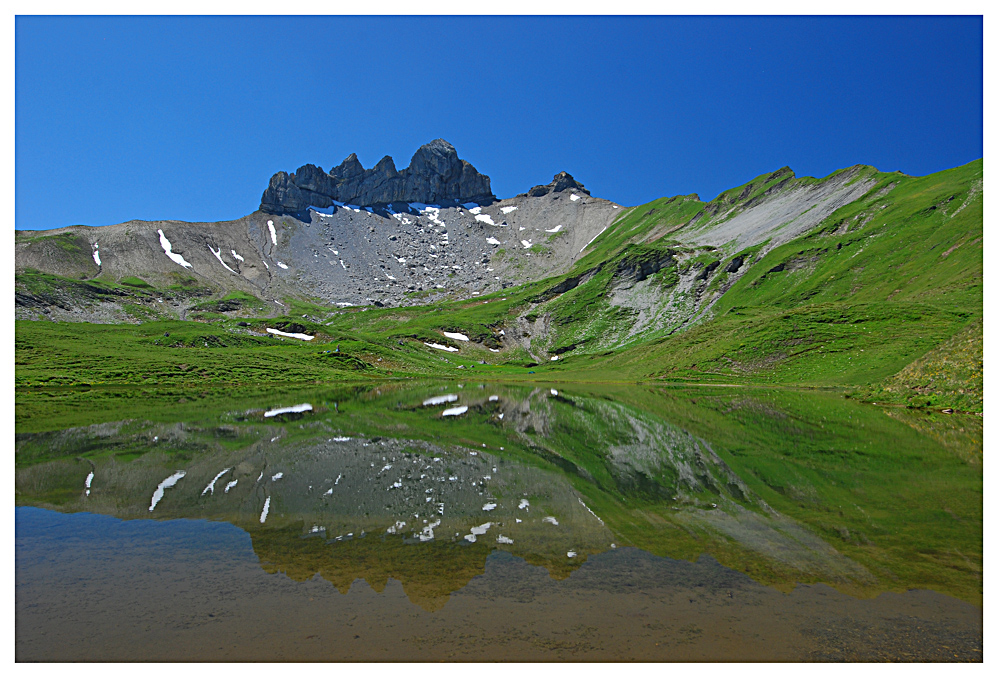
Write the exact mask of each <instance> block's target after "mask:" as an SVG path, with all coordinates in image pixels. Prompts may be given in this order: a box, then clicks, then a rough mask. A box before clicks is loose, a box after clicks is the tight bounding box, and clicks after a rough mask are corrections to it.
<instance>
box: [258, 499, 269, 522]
mask: <svg viewBox="0 0 998 678" xmlns="http://www.w3.org/2000/svg"><path fill="white" fill-rule="evenodd" d="M268 513H270V497H267V501H265V502H263V511H261V512H260V522H261V523H265V522H267V514H268Z"/></svg>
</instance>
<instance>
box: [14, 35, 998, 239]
mask: <svg viewBox="0 0 998 678" xmlns="http://www.w3.org/2000/svg"><path fill="white" fill-rule="evenodd" d="M982 30H983V22H982V19H981V18H980V17H790V18H771V17H741V18H727V17H577V18H561V17H468V18H447V17H443V18H440V17H411V18H393V17H343V18H339V17H260V18H233V17H200V18H183V17H146V18H141V17H140V18H113V17H112V18H89V17H23V16H22V17H18V18H17V19H16V21H15V31H16V45H15V50H16V56H15V59H16V61H15V70H16V74H15V78H16V93H15V101H16V110H15V125H16V134H15V140H16V175H15V176H16V186H15V198H16V228H19V229H39V228H56V227H59V226H66V225H70V224H88V225H94V226H99V225H104V224H112V223H119V222H122V221H126V220H128V219H181V220H185V221H216V220H222V219H234V218H238V217H241V216H244V215H246V214H249V213H250V212H252V211H254V210H255V209H257V207H258V206H259V204H260V196H261V194H262V193H263V190H264V189H265V188H266V186H267V183H268V181H269V179H270V176H271V175H272V174H273V173H274V172H277V171H278V170H285V171H288V172H292V171H294V170H295V169H297V168H298V167H299V166H301V165H303V164H305V163H309V162H310V163H314V164H317V165H319V166H321V167H322V168H323V169H326V170H328V169H329V168H330V167H332V166H333V165H336V164H338V163H339V162H340V161H341V160H342V159H343V158H344V157H346V156H347V155H348V154H350V153H351V152H356V153H357V155H358V156H359V157H360V160H361V162H362V163H363V164H364V166H365V167H371V166H372V165H374V163H376V162H377V161H378V160H379V159H380V158H381V157H382V156H383V155H391V156H392V157H393V158H394V159H395V163H396V166H398V167H399V169H401V168H403V167H405V166H406V165H408V163H409V159H410V158H411V157H412V154H413V152H414V151H415V150H416V149H417V148H418V147H419V146H420V145H421V144H423V143H426V142H427V141H430V140H432V139H436V138H438V137H442V138H444V139H447V140H448V141H450V142H451V143H452V144H454V146H455V147H456V148H457V151H458V154H459V155H460V156H461V157H462V158H464V159H465V160H468V161H469V162H471V163H472V164H473V165H474V166H475V167H476V168H477V169H478V170H479V171H480V172H482V173H484V174H487V175H489V176H490V177H491V179H492V190H493V192H494V193H495V194H496V195H497V196H498V197H500V198H504V197H510V196H513V195H515V194H517V193H522V192H524V191H526V190H527V189H529V188H530V187H531V186H533V185H535V184H542V183H548V182H549V181H551V177H552V176H553V175H554V174H555V173H557V172H559V171H562V170H564V171H567V172H570V173H571V174H572V175H574V176H575V178H576V179H577V180H578V181H580V182H582V183H584V184H585V185H586V187H587V188H588V189H589V190H590V191H591V192H592V194H593V195H595V196H599V197H603V198H607V199H610V200H614V201H616V202H619V203H621V204H624V205H634V204H640V203H643V202H647V201H649V200H653V199H655V198H658V197H661V196H666V195H676V194H688V193H698V194H699V195H700V197H701V198H703V199H705V200H707V199H710V198H713V197H715V196H716V195H717V194H718V193H720V192H721V191H723V190H725V189H727V188H731V187H733V186H737V185H739V184H742V183H745V182H746V181H748V180H749V179H751V178H753V177H755V176H757V175H759V174H762V173H765V172H768V171H772V170H775V169H778V168H780V167H782V166H784V165H789V166H790V167H791V168H793V169H794V171H796V172H797V174H798V176H803V175H812V176H819V177H820V176H825V175H827V174H829V173H831V172H833V171H835V170H836V169H840V168H842V167H848V166H850V165H855V164H859V163H862V164H869V165H874V166H876V167H878V168H880V169H882V170H901V171H903V172H906V173H908V174H914V175H923V174H929V173H931V172H935V171H938V170H941V169H946V168H949V167H954V166H957V165H960V164H963V163H966V162H968V161H970V160H973V159H975V158H979V157H981V156H982V155H983V145H982V128H983V118H982V105H983V104H982V96H983V95H982V87H983V84H982V83H983V73H982V70H983V57H982V47H983V32H982Z"/></svg>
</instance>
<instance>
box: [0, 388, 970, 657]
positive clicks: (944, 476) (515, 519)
mask: <svg viewBox="0 0 998 678" xmlns="http://www.w3.org/2000/svg"><path fill="white" fill-rule="evenodd" d="M17 398H18V400H17V406H18V417H17V428H16V434H15V527H16V534H15V614H16V624H15V657H16V659H17V660H18V661H26V662H52V661H427V662H428V661H457V662H481V661H488V662H518V661H542V662H543V661H551V662H555V661H557V662H564V661H577V662H586V661H663V662H664V661H696V662H711V661H715V662H716V661H810V662H829V661H878V662H897V661H908V662H912V661H938V662H980V661H982V660H983V656H982V653H983V610H982V605H983V472H982V468H983V444H982V440H983V422H982V419H981V417H979V416H976V415H966V414H959V413H957V414H953V415H947V414H943V413H933V412H927V411H916V410H904V409H898V408H886V407H880V406H872V405H869V404H865V403H858V402H855V401H853V400H850V399H849V398H845V397H843V396H842V395H841V394H838V393H820V392H808V391H803V390H798V391H795V390H789V389H769V390H766V389H754V390H753V389H732V388H723V387H698V388H668V387H659V386H656V387H639V386H629V387H611V386H606V387H603V386H597V385H588V386H586V385H580V384H567V385H562V384H545V385H538V384H502V383H476V382H460V383H451V382H445V383H437V382H392V383H376V384H354V385H341V386H312V387H309V388H308V390H302V391H299V390H296V389H290V390H287V391H280V392H276V391H275V392H270V391H258V392H256V391H255V392H251V393H244V394H238V393H228V392H224V393H223V392H212V391H201V392H190V391H184V392H177V391H162V392H155V391H151V390H150V391H144V390H142V391H140V390H135V389H122V390H113V389H104V390H100V391H95V392H89V391H80V392H70V391H64V390H59V391H46V390H39V391H37V392H35V391H32V392H24V393H21V392H19V393H18V394H17Z"/></svg>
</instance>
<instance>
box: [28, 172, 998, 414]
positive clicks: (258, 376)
mask: <svg viewBox="0 0 998 678" xmlns="http://www.w3.org/2000/svg"><path fill="white" fill-rule="evenodd" d="M845 171H847V170H843V172H845ZM848 171H850V172H851V174H850V175H841V176H839V173H836V174H835V175H832V176H831V177H828V178H826V179H822V180H816V179H812V178H809V177H804V178H797V177H794V176H793V175H792V173H789V172H788V171H786V170H779V171H777V172H774V173H771V174H769V175H764V176H762V177H759V178H757V179H755V180H753V181H752V182H749V183H748V184H746V185H745V186H742V187H737V188H735V189H731V190H730V191H726V192H724V193H722V194H721V195H720V196H718V198H716V199H715V200H713V201H711V202H709V203H703V202H701V201H700V200H699V199H698V198H697V197H696V196H685V197H682V196H680V197H675V198H663V199H660V200H656V201H653V202H651V203H648V204H647V205H642V206H639V207H635V208H631V209H629V210H626V211H625V212H624V213H623V214H622V215H621V216H620V218H619V219H618V220H617V221H616V222H615V223H614V224H613V225H612V226H611V227H610V228H608V229H607V231H606V232H605V233H604V234H602V235H601V236H599V237H597V238H596V239H595V241H594V242H593V243H592V245H591V246H590V248H589V251H588V253H587V254H586V256H585V257H583V258H582V259H581V260H580V261H579V262H577V264H576V266H575V267H574V268H573V269H572V270H571V271H570V272H569V273H567V274H565V275H561V276H557V277H554V278H548V279H544V280H540V281H536V282H532V283H529V284H526V285H521V286H517V287H514V288H509V289H506V290H503V291H502V292H500V293H494V294H491V295H487V296H482V297H478V298H475V299H469V300H460V301H449V302H443V303H438V304H432V305H428V306H421V307H405V308H375V307H365V308H348V309H336V308H328V307H323V306H322V305H321V304H317V303H315V302H314V301H305V300H292V299H286V300H285V302H286V304H288V306H287V307H286V308H287V309H288V312H287V315H285V316H282V317H280V318H272V319H268V320H264V319H262V318H260V317H259V316H257V317H255V318H254V314H259V313H261V312H262V306H261V305H260V302H259V300H256V299H254V298H252V297H250V296H249V295H245V294H243V295H242V297H240V298H235V297H233V295H228V297H219V298H218V299H215V298H213V297H211V291H210V290H209V291H206V292H205V299H204V300H203V301H202V300H198V299H195V298H194V297H197V295H198V294H199V290H189V289H186V288H184V287H183V285H180V284H179V283H178V285H177V286H176V288H175V289H171V290H166V291H159V290H152V289H151V288H149V287H148V285H147V284H145V283H144V281H141V280H138V279H135V280H131V279H129V280H122V281H120V283H118V284H116V285H103V286H102V287H100V289H97V288H96V287H93V284H91V283H81V282H79V281H75V282H74V281H72V280H70V279H68V278H67V279H66V280H65V281H62V282H60V281H59V280H57V279H56V277H55V276H48V275H41V274H34V273H30V272H29V273H28V274H26V275H25V276H21V277H19V279H18V284H19V286H20V287H19V289H23V290H24V291H25V293H30V294H34V295H36V296H38V295H51V296H53V297H56V296H58V297H59V298H60V299H63V297H64V296H65V295H66V294H67V290H69V289H70V288H71V287H72V286H73V285H76V286H79V285H87V286H88V287H87V288H86V290H83V292H80V293H81V294H83V293H84V292H85V293H86V294H91V295H96V296H106V297H116V298H121V299H123V300H126V299H127V298H129V297H134V296H142V297H150V296H152V297H155V296H156V295H158V294H162V293H164V292H166V293H169V294H173V295H174V296H178V295H179V296H186V297H190V296H191V295H194V297H192V300H193V302H194V305H193V306H191V308H190V311H189V312H188V317H189V318H190V319H193V320H199V321H201V322H193V323H192V322H180V321H177V320H165V319H159V320H157V319H154V318H147V319H148V320H150V322H145V323H143V324H140V325H86V324H72V323H44V322H18V323H17V325H16V341H15V347H16V359H15V365H16V385H17V386H18V388H22V389H23V388H28V387H30V388H33V389H37V388H38V387H48V386H72V385H83V384H86V385H100V384H133V385H143V386H155V385H160V386H162V385H173V386H176V385H182V384H191V385H193V384H225V383H240V384H254V383H259V384H262V383H269V384H277V383H281V384H288V383H315V382H329V381H337V380H363V379H371V378H397V377H401V376H408V375H435V376H445V375H455V376H456V375H460V374H462V372H460V370H468V371H472V370H473V371H475V373H476V375H477V378H480V379H482V378H484V379H513V380H533V379H537V380H541V379H549V378H555V379H558V380H562V381H564V380H580V381H627V382H635V381H648V380H651V381H659V380H666V381H693V382H703V381H707V382H737V383H755V384H793V385H809V386H820V387H847V388H851V389H859V390H858V391H857V392H858V393H861V394H865V397H869V398H873V399H880V400H883V401H884V402H897V403H905V404H912V405H931V406H933V407H945V406H951V407H956V408H958V409H970V410H976V411H979V410H980V409H981V408H982V407H983V404H982V399H981V383H982V382H981V365H982V360H981V357H980V356H981V350H980V347H981V345H982V342H983V329H982V325H981V318H982V317H983V188H982V187H983V161H982V160H977V161H974V162H971V163H968V164H967V165H964V166H962V167H957V168H954V169H951V170H946V171H944V172H939V173H937V174H933V175H930V176H926V177H907V176H904V175H901V174H899V173H891V174H886V173H879V172H877V171H876V170H874V169H873V168H862V167H861V168H851V169H850V170H848ZM845 176H850V177H852V178H850V179H849V181H850V182H852V181H858V180H860V179H862V180H863V181H866V182H868V183H867V184H863V186H864V187H865V186H869V190H867V191H866V193H865V195H864V196H863V197H862V198H860V199H858V200H855V201H853V202H850V203H848V204H846V205H845V206H844V207H840V208H839V209H837V210H835V211H833V212H831V213H830V215H829V216H828V217H827V218H825V219H823V220H821V221H820V222H818V223H817V224H816V225H815V226H814V227H813V228H811V230H809V231H807V232H805V233H803V235H801V236H800V237H797V238H795V239H793V240H790V241H789V242H786V243H784V244H782V245H778V246H772V244H771V242H770V241H765V242H760V243H758V244H756V245H752V246H750V247H746V248H743V249H740V250H738V251H735V250H733V249H732V248H729V247H715V246H708V245H702V246H700V245H695V244H694V245H690V244H685V245H681V244H679V240H680V238H679V236H683V234H684V233H686V232H687V231H690V232H694V231H695V232H696V233H697V234H698V235H703V234H706V235H705V236H704V237H707V236H709V234H710V232H711V229H712V228H716V227H719V226H720V225H723V224H724V223H725V221H726V220H727V219H730V218H733V217H732V215H737V214H746V213H749V212H750V211H751V210H753V209H757V208H760V207H765V206H766V205H767V204H768V203H767V201H771V200H776V199H785V198H786V196H787V195H789V194H787V193H786V192H787V191H802V190H804V189H806V188H807V187H812V186H817V185H820V184H821V183H822V182H827V181H832V180H836V177H838V179H837V180H838V181H840V182H841V181H843V180H844V179H843V178H842V177H845ZM805 211H806V210H805ZM777 230H779V229H777ZM683 238H684V242H686V243H689V242H691V240H690V238H689V237H686V236H683ZM59 244H60V243H56V244H54V245H52V247H57V246H58V245H59ZM70 245H72V243H70ZM62 283H65V284H62ZM59 295H62V296H59ZM84 296H85V295H84ZM216 296H217V295H216ZM229 297H232V298H231V299H230V298H229ZM243 297H245V298H243ZM157 298H158V297H157ZM238 321H242V324H241V325H240V324H239V322H238ZM267 327H276V328H288V327H297V328H298V329H296V330H294V331H300V332H308V333H310V334H312V335H314V336H315V339H314V340H313V341H311V342H307V343H302V342H298V341H296V340H293V339H288V340H281V339H275V338H274V337H271V336H265V330H266V328H267ZM975 328H976V329H975ZM445 332H449V333H460V334H463V335H466V336H467V337H468V338H469V339H470V341H468V342H464V341H460V340H455V339H454V338H448V337H446V336H445V335H444V333H445ZM167 333H169V335H170V336H169V337H167V336H166V334H167ZM961 333H963V334H961ZM428 344H436V345H437V346H442V347H448V348H451V349H457V351H453V350H451V351H447V350H443V349H441V348H433V347H430V346H428ZM337 347H339V349H340V350H339V351H338V352H337V351H336V348H337ZM552 358H557V360H552ZM464 374H468V372H464ZM19 406H20V405H19Z"/></svg>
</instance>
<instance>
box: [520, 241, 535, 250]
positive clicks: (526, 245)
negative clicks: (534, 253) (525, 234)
mask: <svg viewBox="0 0 998 678" xmlns="http://www.w3.org/2000/svg"><path fill="white" fill-rule="evenodd" d="M520 244H521V245H523V249H527V250H529V249H530V248H531V247H532V246H533V243H532V242H530V241H529V240H521V241H520Z"/></svg>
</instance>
